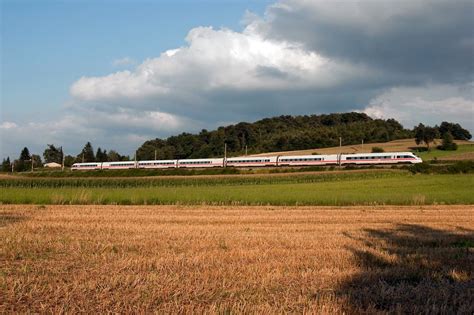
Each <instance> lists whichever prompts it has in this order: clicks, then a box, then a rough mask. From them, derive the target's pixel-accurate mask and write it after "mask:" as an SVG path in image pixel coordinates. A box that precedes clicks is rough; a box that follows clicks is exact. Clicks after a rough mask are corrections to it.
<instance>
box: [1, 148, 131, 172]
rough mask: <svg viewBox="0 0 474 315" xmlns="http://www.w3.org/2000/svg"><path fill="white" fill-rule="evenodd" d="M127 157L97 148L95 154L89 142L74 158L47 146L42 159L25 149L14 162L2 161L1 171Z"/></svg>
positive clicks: (7, 159)
mask: <svg viewBox="0 0 474 315" xmlns="http://www.w3.org/2000/svg"><path fill="white" fill-rule="evenodd" d="M128 160H130V158H129V156H127V155H121V154H119V153H117V151H115V150H110V151H108V152H107V150H103V149H101V148H100V147H99V148H97V151H96V153H94V149H93V147H92V144H91V143H90V142H87V143H86V144H85V145H84V148H83V149H82V150H81V152H79V154H77V155H76V156H72V155H64V152H63V148H62V147H58V146H55V145H54V144H48V145H47V147H46V149H45V150H44V152H43V159H41V157H40V156H39V155H35V154H30V151H29V150H28V148H27V147H25V148H23V150H21V153H20V156H19V158H18V159H16V160H10V157H7V158H6V159H3V161H2V166H1V170H2V171H3V172H11V171H12V170H13V171H15V172H23V171H29V170H31V169H32V168H38V167H42V166H43V165H44V164H46V163H57V164H59V165H61V166H65V167H71V166H72V165H73V164H74V163H82V162H108V161H128Z"/></svg>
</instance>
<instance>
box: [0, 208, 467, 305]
mask: <svg viewBox="0 0 474 315" xmlns="http://www.w3.org/2000/svg"><path fill="white" fill-rule="evenodd" d="M0 238H1V239H2V243H1V248H0V277H1V280H0V290H1V291H0V296H1V298H0V312H2V313H4V312H54V313H56V312H74V313H75V312H83V313H96V312H100V313H102V312H106V311H108V312H121V313H128V312H153V311H157V312H160V313H178V312H184V313H196V312H197V313H202V312H208V313H217V312H219V313H229V312H245V313H252V312H259V313H261V312H263V313H276V312H277V313H278V312H295V313H301V312H309V313H342V312H345V313H360V312H370V313H373V312H389V313H430V314H431V313H433V314H435V313H465V314H468V313H473V312H474V303H473V302H472V301H473V300H474V291H473V290H474V289H473V288H474V280H473V272H474V270H473V269H474V267H473V266H474V248H473V247H474V209H473V207H472V206H411V207H401V206H400V207H394V206H390V207H369V206H366V207H337V208H336V207H268V206H267V207H230V206H229V207H227V206H226V207H210V206H187V207H184V206H90V205H89V206H33V205H26V206H25V205H1V206H0Z"/></svg>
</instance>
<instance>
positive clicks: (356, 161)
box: [71, 152, 423, 170]
mask: <svg viewBox="0 0 474 315" xmlns="http://www.w3.org/2000/svg"><path fill="white" fill-rule="evenodd" d="M421 162H423V161H422V159H421V158H419V157H418V156H416V155H415V154H413V153H412V152H386V153H356V154H327V155H277V156H244V157H231V158H211V159H180V160H147V161H120V162H90V163H74V164H73V165H72V167H71V169H72V170H96V169H102V170H108V169H133V168H141V169H169V168H213V167H245V168H248V167H291V166H326V165H327V166H331V165H334V166H335V165H339V166H342V165H344V166H346V165H386V164H416V163H421Z"/></svg>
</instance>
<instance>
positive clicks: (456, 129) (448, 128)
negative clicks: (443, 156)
mask: <svg viewBox="0 0 474 315" xmlns="http://www.w3.org/2000/svg"><path fill="white" fill-rule="evenodd" d="M447 132H449V133H451V135H452V136H453V138H454V139H456V140H469V139H471V138H472V136H471V133H470V132H469V131H468V130H466V129H464V128H463V127H461V125H460V124H455V123H450V122H446V121H443V122H442V123H441V126H439V133H440V134H441V137H443V135H444V134H445V133H447Z"/></svg>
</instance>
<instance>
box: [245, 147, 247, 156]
mask: <svg viewBox="0 0 474 315" xmlns="http://www.w3.org/2000/svg"><path fill="white" fill-rule="evenodd" d="M245 156H247V145H245Z"/></svg>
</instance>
